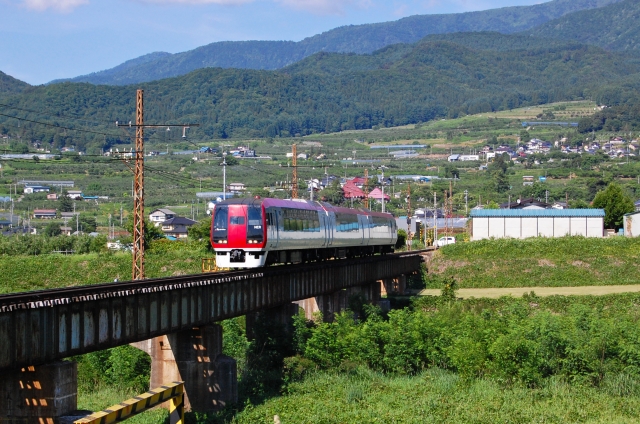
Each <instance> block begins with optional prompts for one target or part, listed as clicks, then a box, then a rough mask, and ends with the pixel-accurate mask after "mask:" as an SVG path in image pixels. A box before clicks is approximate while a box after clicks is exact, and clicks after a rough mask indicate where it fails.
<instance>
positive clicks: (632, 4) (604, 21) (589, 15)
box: [525, 0, 640, 51]
mask: <svg viewBox="0 0 640 424" xmlns="http://www.w3.org/2000/svg"><path fill="white" fill-rule="evenodd" d="M639 20H640V2H638V1H637V0H624V1H621V2H619V3H615V4H611V5H609V6H606V7H603V8H600V9H594V10H584V11H580V12H575V13H572V14H570V15H567V16H564V17H562V18H559V19H555V20H553V21H550V22H547V23H545V24H543V25H541V26H539V27H537V28H534V29H531V30H529V31H527V32H526V33H525V34H526V35H532V36H535V37H548V38H557V39H563V40H576V41H580V42H582V43H586V44H593V45H596V46H600V47H603V48H605V49H607V50H617V51H624V50H640V33H639V32H638V31H637V30H636V27H635V26H636V25H637V22H638V21H639Z"/></svg>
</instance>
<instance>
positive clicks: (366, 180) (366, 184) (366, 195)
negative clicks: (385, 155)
mask: <svg viewBox="0 0 640 424" xmlns="http://www.w3.org/2000/svg"><path fill="white" fill-rule="evenodd" d="M364 207H365V208H366V209H369V170H368V169H366V168H365V169H364Z"/></svg>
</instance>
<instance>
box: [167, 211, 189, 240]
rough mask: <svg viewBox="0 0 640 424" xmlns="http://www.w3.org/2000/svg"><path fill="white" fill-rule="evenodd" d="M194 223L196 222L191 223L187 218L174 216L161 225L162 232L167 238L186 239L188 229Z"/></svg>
mask: <svg viewBox="0 0 640 424" xmlns="http://www.w3.org/2000/svg"><path fill="white" fill-rule="evenodd" d="M196 223H197V222H196V221H193V220H191V219H189V218H185V217H182V216H176V217H174V218H171V219H168V220H166V221H164V222H163V223H162V232H163V233H165V235H167V236H173V237H175V238H178V239H181V238H182V239H184V238H187V233H188V230H189V227H191V226H192V225H194V224H196Z"/></svg>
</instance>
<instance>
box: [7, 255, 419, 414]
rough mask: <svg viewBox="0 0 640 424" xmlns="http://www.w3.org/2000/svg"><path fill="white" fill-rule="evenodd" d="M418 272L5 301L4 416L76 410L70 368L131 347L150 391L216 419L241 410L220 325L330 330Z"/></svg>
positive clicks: (269, 276)
mask: <svg viewBox="0 0 640 424" xmlns="http://www.w3.org/2000/svg"><path fill="white" fill-rule="evenodd" d="M421 262H422V257H421V256H420V252H407V253H399V254H389V255H382V256H370V257H365V258H357V259H349V260H334V261H326V262H320V263H308V264H298V265H290V266H275V267H268V268H258V269H250V270H237V271H228V272H219V273H209V274H197V275H185V276H179V277H171V278H159V279H147V280H142V281H130V282H120V283H110V284H99V285H91V286H80V287H70V288H64V289H54V290H43V291H35V292H28V293H17V294H9V295H2V296H0V375H1V379H0V380H1V381H0V416H3V417H7V419H9V420H10V421H11V420H14V421H15V422H18V421H20V422H40V423H42V422H53V421H55V418H56V417H60V416H63V415H66V414H68V413H69V412H70V411H73V410H75V409H76V404H77V368H76V363H75V362H70V361H64V358H68V357H71V356H74V355H79V354H84V353H89V352H93V351H98V350H103V349H107V348H111V347H116V346H121V345H124V344H133V345H134V346H136V347H138V348H140V349H143V350H145V351H146V352H147V353H149V354H150V356H151V360H152V366H151V385H152V387H155V386H158V385H160V384H162V383H164V382H166V381H176V380H183V381H185V389H186V396H187V403H188V405H190V407H191V409H192V410H195V411H209V410H215V409H219V408H221V407H223V406H224V405H225V404H226V403H229V402H231V403H232V402H234V401H235V400H236V398H237V375H236V364H235V361H234V360H233V359H232V358H229V357H226V356H224V355H222V330H221V327H220V326H219V325H217V324H215V323H216V322H219V321H221V320H224V319H228V318H232V317H237V316H242V315H248V316H249V317H251V316H252V314H255V313H257V312H260V311H268V314H269V316H270V317H273V318H274V319H281V320H284V319H287V318H290V317H291V316H292V315H293V314H294V313H296V312H297V308H298V307H302V308H303V309H304V310H305V313H306V314H307V316H308V317H311V316H312V314H313V313H314V312H315V311H318V310H319V311H321V312H322V313H323V317H324V319H326V320H332V318H333V313H334V312H337V311H340V310H341V309H345V308H346V305H347V303H348V299H349V297H350V296H351V295H353V294H360V295H361V296H363V297H364V298H365V299H366V300H367V301H369V302H377V301H379V300H380V293H381V291H385V290H386V291H391V290H396V291H397V290H402V284H403V283H402V281H403V279H404V278H405V276H406V275H408V274H412V273H414V272H417V271H419V269H420V264H421ZM247 323H248V325H250V323H251V319H248V320H247ZM248 330H249V329H248ZM34 417H39V419H36V418H34ZM43 417H44V419H43Z"/></svg>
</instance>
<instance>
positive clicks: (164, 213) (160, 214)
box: [149, 209, 177, 227]
mask: <svg viewBox="0 0 640 424" xmlns="http://www.w3.org/2000/svg"><path fill="white" fill-rule="evenodd" d="M176 216H177V215H176V213H175V212H174V211H172V210H169V209H156V210H154V211H153V212H151V213H150V214H149V221H151V223H152V224H154V225H155V226H156V227H157V226H158V225H160V224H161V223H163V222H165V221H166V220H169V219H172V218H175V217H176Z"/></svg>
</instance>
